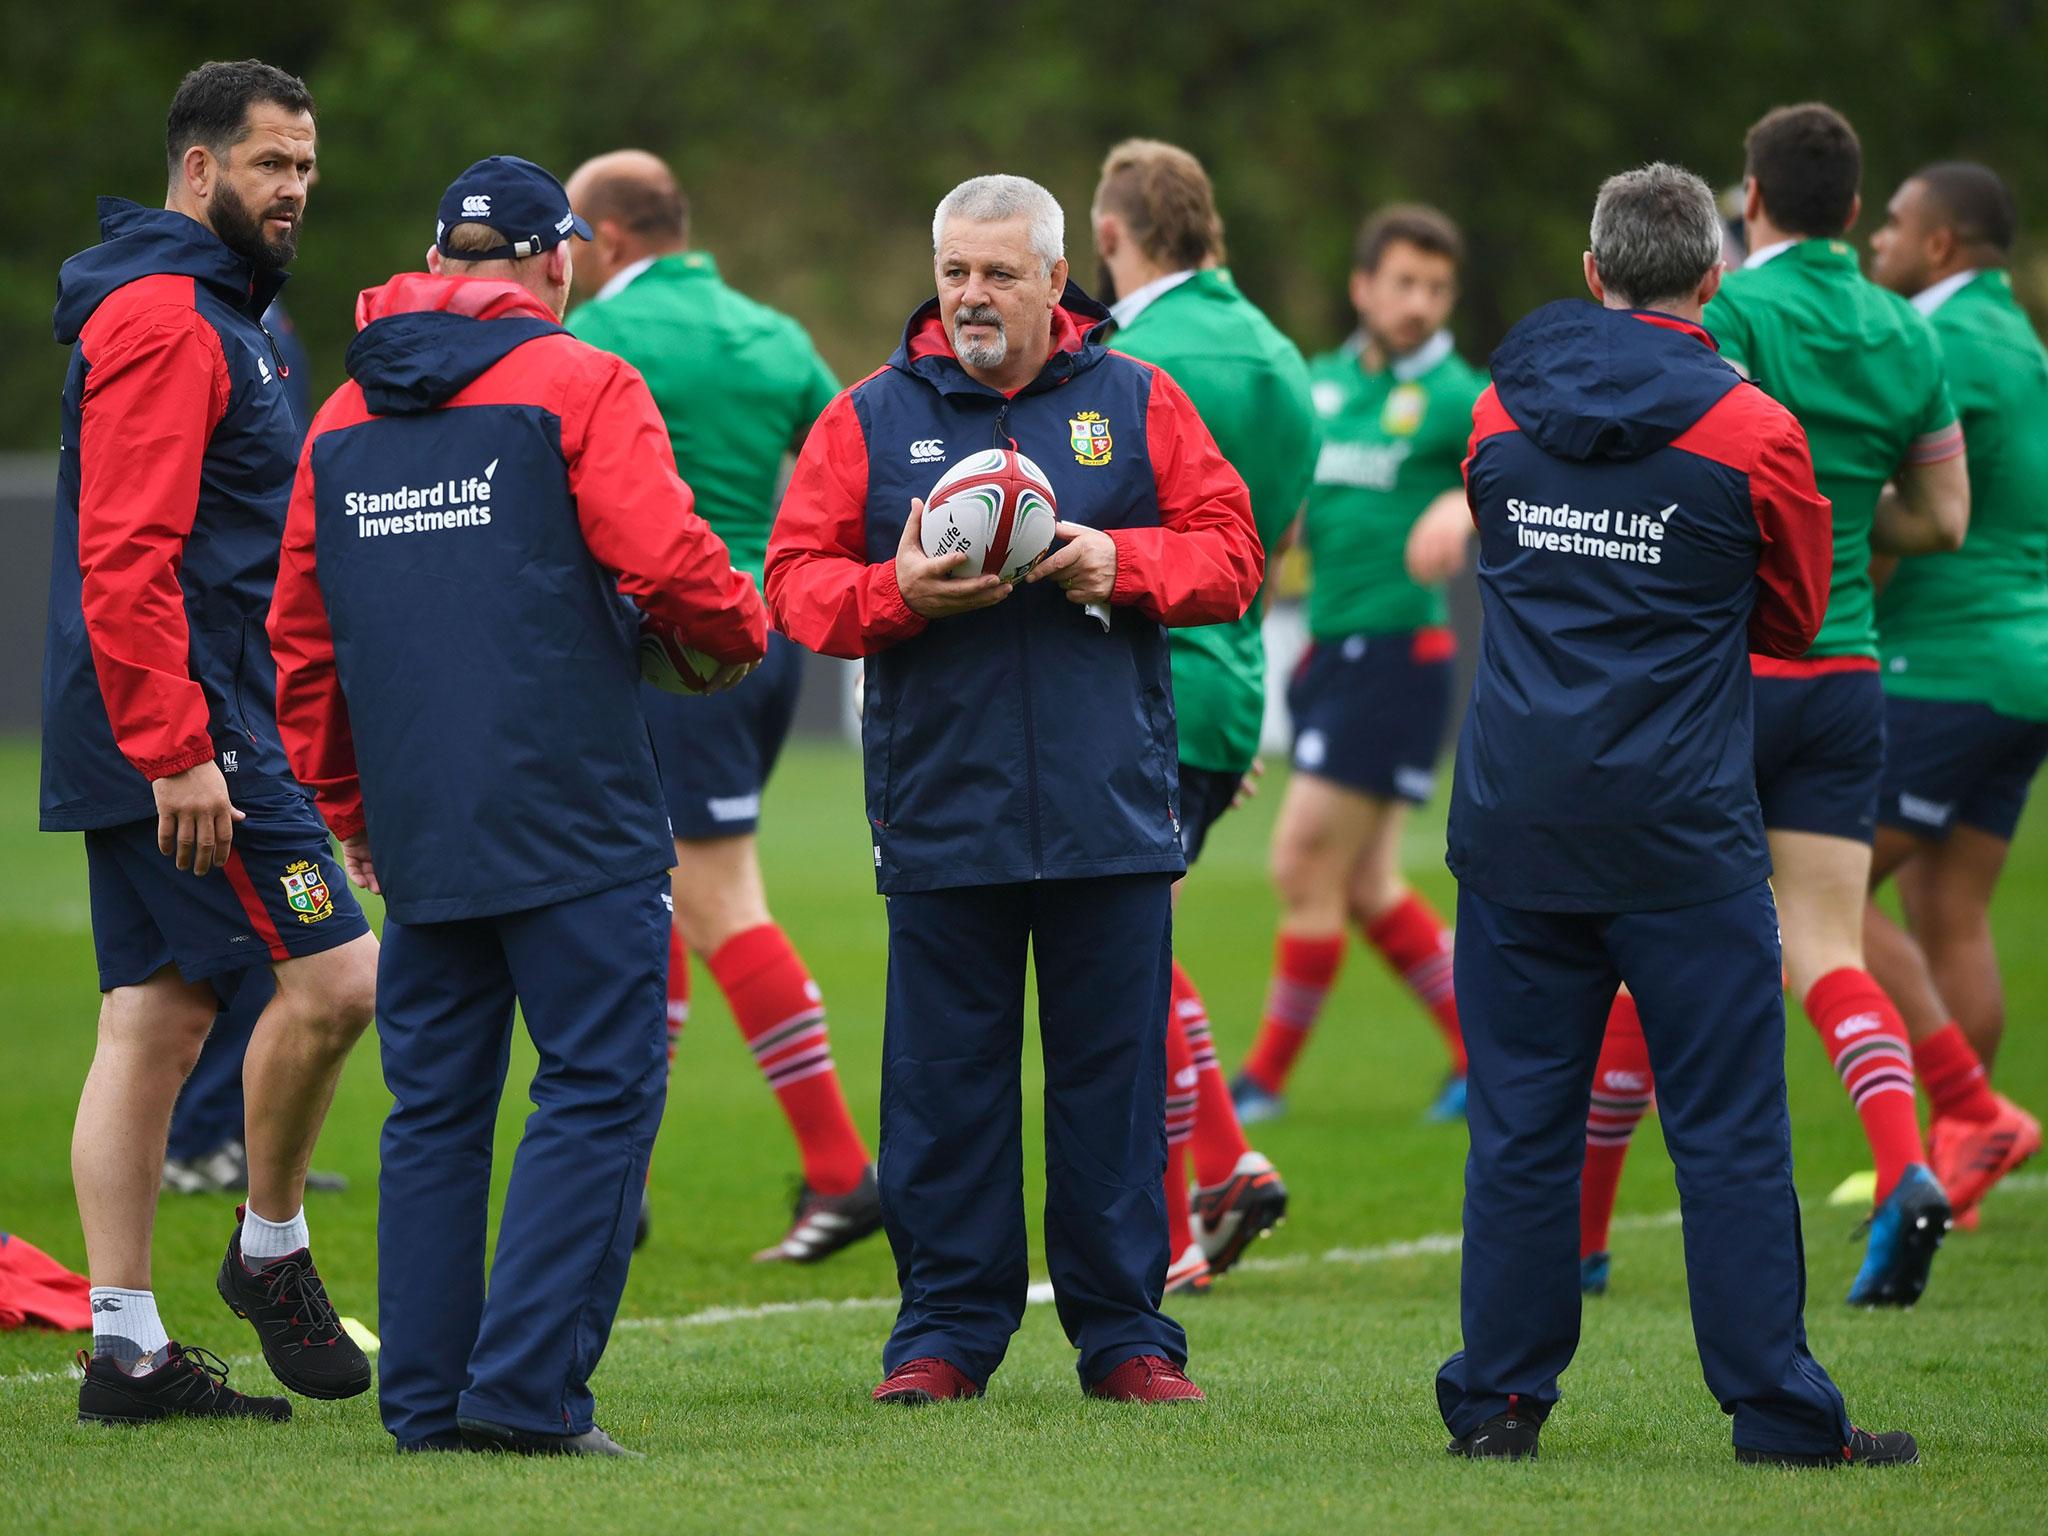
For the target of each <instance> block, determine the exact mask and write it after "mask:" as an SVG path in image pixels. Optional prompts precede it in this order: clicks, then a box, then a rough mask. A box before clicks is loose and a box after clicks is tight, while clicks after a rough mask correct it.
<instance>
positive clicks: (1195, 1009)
mask: <svg viewBox="0 0 2048 1536" xmlns="http://www.w3.org/2000/svg"><path fill="white" fill-rule="evenodd" d="M1173 1017H1174V1019H1175V1021H1176V1022H1177V1023H1178V1024H1179V1025H1180V1027H1181V1029H1182V1030H1183V1031H1184V1032H1185V1033H1186V1035H1187V1043H1188V1055H1189V1057H1190V1059H1191V1061H1192V1063H1193V1065H1194V1069H1195V1141H1194V1160H1195V1182H1196V1183H1198V1184H1200V1185H1202V1186H1204V1187H1205V1188H1206V1187H1209V1186H1212V1185H1216V1184H1221V1183H1224V1182H1225V1181H1226V1180H1228V1179H1229V1178H1230V1176H1231V1175H1232V1174H1233V1173H1235V1172H1236V1171H1237V1160H1238V1159H1239V1158H1241V1157H1243V1156H1244V1155H1245V1153H1247V1152H1249V1151H1251V1149H1252V1148H1251V1143H1250V1142H1248V1141H1246V1140H1245V1139H1244V1127H1243V1126H1241V1125H1239V1124H1238V1121H1237V1106H1236V1105H1235V1104H1233V1103H1231V1102H1230V1084H1228V1083H1227V1082H1225V1081H1224V1080H1223V1065H1222V1063H1221V1062H1219V1061H1217V1059H1216V1041H1215V1038H1214V1036H1212V1035H1211V1034H1210V1032H1209V1009H1208V1005H1207V1004H1205V1003H1204V1002H1203V1001H1202V994H1201V993H1199V992H1197V991H1196V990H1195V984H1194V983H1193V982H1192V981H1190V980H1188V973H1187V972H1186V971H1184V970H1182V969H1181V968H1180V962H1179V961H1178V960H1176V961H1174V962H1173Z"/></svg>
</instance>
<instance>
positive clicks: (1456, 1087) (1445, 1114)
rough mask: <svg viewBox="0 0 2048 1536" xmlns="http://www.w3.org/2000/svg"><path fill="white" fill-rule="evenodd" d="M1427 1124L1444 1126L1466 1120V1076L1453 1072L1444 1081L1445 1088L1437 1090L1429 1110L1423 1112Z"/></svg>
mask: <svg viewBox="0 0 2048 1536" xmlns="http://www.w3.org/2000/svg"><path fill="white" fill-rule="evenodd" d="M1422 1118H1423V1120H1424V1122H1425V1123H1427V1124H1430V1125H1442V1124H1444V1123H1446V1122H1448V1121H1451V1120H1462V1119H1464V1118H1465V1074H1464V1073H1462V1072H1453V1073H1452V1074H1451V1075H1450V1076H1449V1077H1447V1078H1445V1079H1444V1085H1443V1087H1441V1088H1439V1089H1438V1090H1437V1094H1436V1097H1435V1098H1434V1099H1433V1100H1431V1101H1430V1106H1429V1108H1428V1109H1426V1110H1424V1111H1423V1112H1422Z"/></svg>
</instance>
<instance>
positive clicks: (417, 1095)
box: [270, 156, 766, 1455]
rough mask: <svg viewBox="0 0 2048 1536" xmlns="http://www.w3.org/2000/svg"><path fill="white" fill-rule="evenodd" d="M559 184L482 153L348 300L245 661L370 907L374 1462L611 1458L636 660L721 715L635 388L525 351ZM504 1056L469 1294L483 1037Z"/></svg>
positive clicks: (663, 452) (748, 591) (640, 1122)
mask: <svg viewBox="0 0 2048 1536" xmlns="http://www.w3.org/2000/svg"><path fill="white" fill-rule="evenodd" d="M571 234H575V235H578V236H581V237H583V238H585V239H588V238H589V235H590V228H589V226H588V225H587V224H585V223H584V222H583V221H582V220H581V219H579V218H577V217H576V216H575V215H574V214H573V213H572V212H570V209H569V201H568V198H567V196H566V195H565V194H564V193H563V191H562V187H561V184H560V183H559V182H557V181H556V180H555V179H554V177H552V176H550V175H549V174H548V173H547V172H546V171H544V170H542V169H541V168H540V167H539V166H537V165H534V164H531V163H530V162H528V161H525V160H519V159H514V158H511V157H509V156H499V157H493V158H491V159H488V160H481V161H479V162H477V163H476V164H475V165H473V166H471V167H470V168H469V169H468V170H467V171H465V172H463V174H462V175H461V176H460V177H458V178H457V179H456V181H455V183H454V185H453V186H451V187H450V188H449V189H448V191H447V193H446V195H445V196H444V197H443V198H442V200H441V210H440V220H439V224H438V226H437V228H436V235H435V244H434V248H433V249H432V250H431V251H429V252H428V254H427V266H428V275H422V274H419V273H403V274H400V275H399V276H397V277H394V278H393V279H392V280H391V281H390V282H388V283H386V284H385V285H384V286H382V287H381V288H374V289H371V290H369V291H367V292H365V293H364V294H363V295H362V297H361V298H360V300H358V302H357V308H356V315H357V321H358V323H359V325H360V326H361V334H360V335H358V336H357V337H356V339H355V341H354V343H353V344H352V345H351V346H350V347H349V351H348V372H349V382H348V383H346V384H344V385H343V386H342V387H341V388H340V389H339V390H337V391H336V392H335V394H334V395H333V396H332V397H331V398H330V399H329V400H328V401H327V403H326V405H325V406H323V407H322V408H321V410H320V413H319V414H318V415H317V416H316V417H315V418H314V421H313V429H312V434H311V436H310V438H309V439H308V441H307V445H306V451H305V454H304V456H303V457H302V458H301V459H300V461H299V474H298V481H297V484H296V485H295V487H294V489H293V493H292V503H291V510H290V514H289V516H288V519H287V522H286V528H285V540H284V554H283V559H282V562H281V569H280V572H279V578H278V587H277V597H276V601H275V604H274V605H273V607H272V610H271V616H270V633H271V636H272V643H273V646H274V649H275V651H276V654H277V661H278V715H279V724H280V726H281V728H282V732H283V736H284V741H285V748H286V751H287V752H288V753H289V754H290V756H291V760H292V762H293V764H294V766H295V767H296V768H297V769H298V771H299V773H300V775H301V776H302V778H303V779H304V781H305V783H306V784H307V785H308V786H309V787H310V788H312V790H313V791H314V794H315V795H316V797H317V798H318V801H319V805H320V810H321V812H322V814H323V815H324V816H325V817H326V819H327V823H328V825H329V826H330V827H332V828H333V830H334V832H335V834H336V835H337V836H338V837H340V838H341V839H342V842H343V851H344V855H345V860H346V862H347V864H348V867H349V874H350V876H351V878H353V879H354V880H355V881H356V882H357V883H358V884H359V885H362V886H364V887H365V888H366V889H369V890H374V891H381V893H382V894H383V896H384V898H385V910H386V922H385V929H384V933H385V950H384V956H385V961H384V965H383V967H382V969H381V971H380V975H379V987H380V992H381V996H380V999H379V1008H378V1036H379V1039H380V1041H381V1043H382V1047H383V1062H384V1078H385V1082H386V1084H387V1086H388V1087H389V1088H390V1089H391V1093H392V1097H393V1100H394V1103H393V1105H392V1109H391V1114H390V1117H389V1118H388V1119H387V1120H386V1121H385V1125H384V1136H383V1145H382V1159H383V1170H382V1174H381V1177H380V1182H379V1189H378V1194H379V1210H378V1258H379V1295H378V1304H379V1315H380V1318H381V1327H382V1329H383V1334H384V1348H383V1359H382V1363H381V1369H380V1378H381V1379H380V1383H379V1395H380V1405H381V1407H382V1410H383V1416H384V1425H385V1427H386V1428H387V1429H388V1430H390V1432H391V1434H392V1436H393V1437H394V1438H395V1439H396V1440H397V1442H398V1446H399V1449H401V1450H425V1449H455V1448H457V1447H460V1446H463V1445H467V1446H469V1447H471V1448H474V1449H480V1450H512V1451H518V1452H521V1453H525V1454H577V1455H620V1454H630V1453H625V1452H622V1451H621V1449H620V1447H619V1446H617V1445H616V1444H615V1443H614V1442H613V1441H612V1440H611V1439H610V1438H609V1437H608V1436H606V1435H605V1433H604V1431H603V1430H601V1429H598V1428H597V1427H596V1426H595V1424H594V1422H593V1419H592V1410H593V1406H594V1404H593V1399H592V1397H591V1393H590V1385H589V1383H590V1376H591V1373H592V1371H593V1370H594V1369H595V1368H596V1366H597V1362H598V1358H599V1356H600V1355H601V1354H602V1353H603V1350H604V1345H605V1340H606V1338H607V1336H608V1335H609V1333H610V1331H611V1324H612V1318H613V1315H614V1314H615V1312H616V1311H617V1308H618V1302H619V1295H620V1292H621V1291H622V1290H623V1289H624V1286H625V1282H626V1265H627V1260H628V1257H629V1255H630V1253H631V1251H632V1241H633V1226H634V1217H635V1215H636V1213H637V1212H638V1209H639V1202H640V1190H641V1186H642V1185H643V1183H644V1182H645V1180H646V1176H647V1159H648V1154H649V1152H650V1150H651V1149H652V1147H653V1143H654V1133H655V1127H656V1125H657V1124H658V1123H659V1121H660V1118H661V1107H662V1101H663V1097H664V1086H665V1082H666V1074H665V1061H664V1049H663V1048H664V1044H665V1037H664V1028H663V1014H664V995H665V990H666V986H665V984H666V978H667V971H668V930H669V902H668V880H667V874H668V868H669V865H670V864H671V862H673V858H674V849H673V845H672V844H671V842H670V840H669V830H668V818H667V816H666V815H665V814H664V811H663V806H662V797H661V783H660V780H659V778H658V776H657V774H656V771H655V764H654V754H653V750H652V748H651V747H650V746H649V743H648V737H647V724H646V721H645V719H644V718H643V717H642V715H641V713H640V702H639V667H638V664H637V661H636V654H637V652H638V651H639V649H640V646H641V642H642V634H643V631H645V630H648V629H654V630H658V631H660V639H661V641H662V643H663V644H664V645H665V646H668V647H673V646H678V645H680V646H687V647H691V648H694V649H696V650H699V651H701V652H704V653H705V654H707V655H708V656H709V657H710V658H711V659H712V661H713V662H714V663H717V664H719V665H718V670H717V671H716V672H715V674H714V675H713V677H712V679H711V681H712V685H713V686H715V687H716V686H728V685H730V684H731V683H732V682H734V681H737V680H738V679H739V678H740V677H741V676H744V675H745V673H746V672H747V671H748V670H749V669H750V668H751V667H752V665H753V664H754V663H756V662H758V661H759V660H760V658H761V654H762V651H763V648H764V646H765V642H766V621H765V617H764V615H763V612H762V609H761V602H760V598H759V596H758V595H757V594H756V592H755V590H754V586H753V583H752V582H751V581H750V580H748V578H747V577H745V576H744V575H741V574H738V573H736V572H735V571H734V570H733V569H732V564H731V561H730V559H729V558H728V556H727V553H726V549H725V546H724V545H723V544H722V543H721V542H720V541H719V539H718V538H717V536H716V535H715V534H713V533H712V532H711V530H710V529H709V528H708V527H707V526H706V525H705V524H704V522H703V521H702V519H700V518H699V517H698V516H697V515H696V513H695V512H694V510H693V509H692V501H691V496H690V491H689V488H688V487H687V486H686V485H684V484H683V482H682V480H681V479H680V478H679V477H678V476H677V474H676V471H675V459H674V457H673V455H672V454H671V453H670V451H669V446H668V435H667V433H666V431H665V430H664V428H663V426H662V422H661V417H660V415H659V413H658V412H657V411H656V410H655V406H654V401H653V399H652V398H651V397H650V396H649V394H648V392H647V387H646V385H645V384H644V383H642V381H641V379H640V376H639V374H637V373H635V372H634V371H633V369H632V368H631V367H629V366H628V365H626V364H625V363H624V362H622V361H620V360H619V359H618V358H616V357H613V356H611V355H610V354H608V353H604V352H600V351H598V350H597V349H596V348H594V347H590V346H587V345H585V344H584V343H582V342H580V341H577V340H576V339H575V338H573V337H571V336H570V335H569V334H568V333H567V332H566V331H564V330H563V329H562V327H561V324H560V320H561V315H562V309H563V305H564V304H565V302H566V301H567V298H568V292H569V282H570V254H569V247H568V245H567V244H566V241H567V240H568V237H569V236H570V235H571ZM515 1002H516V1003H517V1004H518V1005H519V1006H520V1008H521V1009H522V1011H523V1012H524V1015H525V1018H526V1024H527V1030H528V1033H529V1034H530V1035H531V1036H532V1038H533V1042H534V1045H535V1047H536V1049H537V1050H538V1052H539V1055H540V1066H539V1069H538V1071H537V1072H536V1074H535V1076H534V1080H533V1088H532V1096H533V1101H534V1104H535V1106H536V1108H535V1110H534V1113H533V1115H532V1116H531V1117H530V1118H529V1119H528V1121H527V1124H526V1133H525V1135H524V1137H523V1138H522V1139H521V1141H520V1145H519V1151H518V1155H517V1157H516V1159H515V1161H514V1163H513V1169H512V1179H511V1186H510V1188H509V1189H508V1191H507V1193H506V1197H505V1209H504V1214H503V1218H502V1220H501V1222H500V1226H499V1242H498V1251H497V1256H496V1260H495V1263H494V1265H493V1267H492V1271H491V1281H490V1288H489V1292H488V1295H487V1294H486V1291H485V1286H484V1234H485V1228H486V1223H487V1220H488V1217H489V1214H490V1213H489V1203H490V1201H489V1197H490V1183H491V1143H492V1135H493V1131H494V1129H495V1126H496V1121H497V1111H498V1099H499V1096H500V1094H501V1092H502V1090H503V1087H504V1080H505V1067H506V1057H507V1052H508V1050H509V1048H510V1044H511V1030H512V1017H513V1006H514V1004H515Z"/></svg>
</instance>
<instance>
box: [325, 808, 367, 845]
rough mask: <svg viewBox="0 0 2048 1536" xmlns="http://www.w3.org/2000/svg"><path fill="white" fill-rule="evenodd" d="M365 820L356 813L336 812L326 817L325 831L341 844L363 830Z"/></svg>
mask: <svg viewBox="0 0 2048 1536" xmlns="http://www.w3.org/2000/svg"><path fill="white" fill-rule="evenodd" d="M364 825H365V818H364V816H363V813H362V812H361V811H359V810H357V811H336V812H333V813H331V814H328V816H327V830H328V831H330V832H332V833H333V834H334V835H335V836H336V837H338V838H340V839H341V840H342V841H343V842H347V841H348V840H349V839H350V838H352V837H354V836H355V835H356V834H357V833H359V832H361V831H362V830H363V827H364Z"/></svg>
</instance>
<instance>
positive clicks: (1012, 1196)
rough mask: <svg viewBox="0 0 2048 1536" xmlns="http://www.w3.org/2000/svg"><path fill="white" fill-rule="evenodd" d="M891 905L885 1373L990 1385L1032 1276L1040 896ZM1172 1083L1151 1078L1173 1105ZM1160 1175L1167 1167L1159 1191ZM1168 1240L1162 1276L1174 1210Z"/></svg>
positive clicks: (1002, 892) (1155, 1179) (931, 898)
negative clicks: (931, 1369) (1028, 1235)
mask: <svg viewBox="0 0 2048 1536" xmlns="http://www.w3.org/2000/svg"><path fill="white" fill-rule="evenodd" d="M887 906H888V922H889V980H888V990H887V1004H886V1019H885V1022H884V1025H883V1035H882V1138H881V1149H880V1155H879V1157H878V1159H877V1169H878V1172H879V1174H880V1178H881V1186H882V1211H883V1217H884V1220H885V1222H886V1224H887V1230H888V1234H889V1246H890V1248H891V1249H893V1250H894V1252H895V1255H896V1274H897V1278H898V1282H899V1284H900V1285H901V1287H902V1293H903V1299H902V1304H901V1306H900V1307H899V1308H898V1310H897V1314H896V1324H895V1327H894V1329H893V1330H892V1331H891V1333H890V1335H889V1342H888V1344H887V1345H886V1346H885V1347H884V1349H883V1351H882V1368H883V1374H884V1377H885V1379H886V1378H887V1377H890V1376H893V1375H895V1373H896V1372H897V1371H899V1370H901V1369H902V1368H903V1367H905V1366H909V1365H911V1364H912V1363H913V1362H915V1361H919V1360H926V1359H937V1360H942V1361H944V1362H945V1363H946V1364H947V1365H948V1366H949V1367H950V1368H951V1369H952V1370H954V1371H956V1372H958V1373H960V1374H961V1375H963V1376H965V1377H966V1378H967V1380H968V1382H969V1383H970V1385H971V1386H972V1388H973V1389H974V1390H976V1391H978V1390H979V1389H980V1388H981V1387H982V1386H984V1385H986V1383H987V1381H988V1378H989V1376H990V1374H991V1373H992V1372H993V1371H994V1370H995V1369H996V1367H997V1366H998V1365H1000V1364H1001V1363H1002V1359H1003V1354H1004V1352H1005V1351H1006V1350H1007V1349H1008V1347H1009V1341H1010V1335H1011V1334H1013V1333H1015V1332H1016V1331H1017V1326H1018V1324H1019V1323H1021V1322H1022V1321H1023V1319H1024V1304H1025V1293H1026V1291H1027V1289H1028V1287H1029V1284H1030V1272H1029V1268H1028V1265H1027V1262H1026V1261H1027V1257H1028V1254H1027V1249H1026V1241H1025V1228H1024V1147H1023V1127H1022V1119H1023V1110H1022V1105H1021V1103H1020V1099H1019V1095H1020V1088H1019V1074H1020V1072H1021V1070H1022V1065H1023V1044H1024V964H1025V953H1026V946H1027V944H1028V941H1029V939H1030V934H1031V914H1030V892H1029V891H1028V890H1027V889H1026V888H1024V887H1020V886H1009V885H998V886H966V887H961V888H958V889H954V890H944V891H924V892H913V893H902V894H897V895H893V896H891V897H890V898H889V900H888V903H887ZM1098 937H1099V935H1098ZM1105 947H1107V946H1105ZM962 954H971V955H973V956H974V957H975V960H974V964H972V965H962V964H960V956H961V955H962ZM1164 1024H1165V1010H1164V1007H1163V1005H1162V1007H1161V1009H1160V1027H1161V1028H1162V1030H1163V1028H1164ZM1162 1079H1163V1074H1162V1075H1161V1076H1155V1078H1154V1080H1153V1082H1152V1085H1151V1086H1152V1091H1153V1092H1154V1093H1156V1094H1158V1095H1159V1100H1158V1102H1159V1104H1161V1105H1162V1106H1163V1104H1164V1102H1165V1092H1166V1089H1165V1084H1164V1082H1163V1080H1162ZM1163 1177H1164V1170H1163V1169H1162V1168H1161V1167H1159V1166H1158V1165H1156V1164H1155V1165H1154V1167H1153V1168H1152V1169H1151V1187H1152V1191H1153V1198H1155V1199H1156V1198H1158V1194H1157V1191H1158V1190H1159V1187H1160V1183H1161V1180H1162V1178H1163ZM1158 1242H1159V1247H1160V1250H1161V1255H1162V1256H1161V1259H1160V1270H1161V1273H1162V1275H1163V1273H1164V1270H1165V1258H1164V1250H1165V1247H1166V1239H1165V1235H1164V1217H1163V1215H1162V1217H1161V1220H1160V1228H1159V1237H1158ZM891 1400H902V1401H918V1400H920V1399H919V1398H917V1397H915V1396H906V1397H904V1398H902V1399H891Z"/></svg>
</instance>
